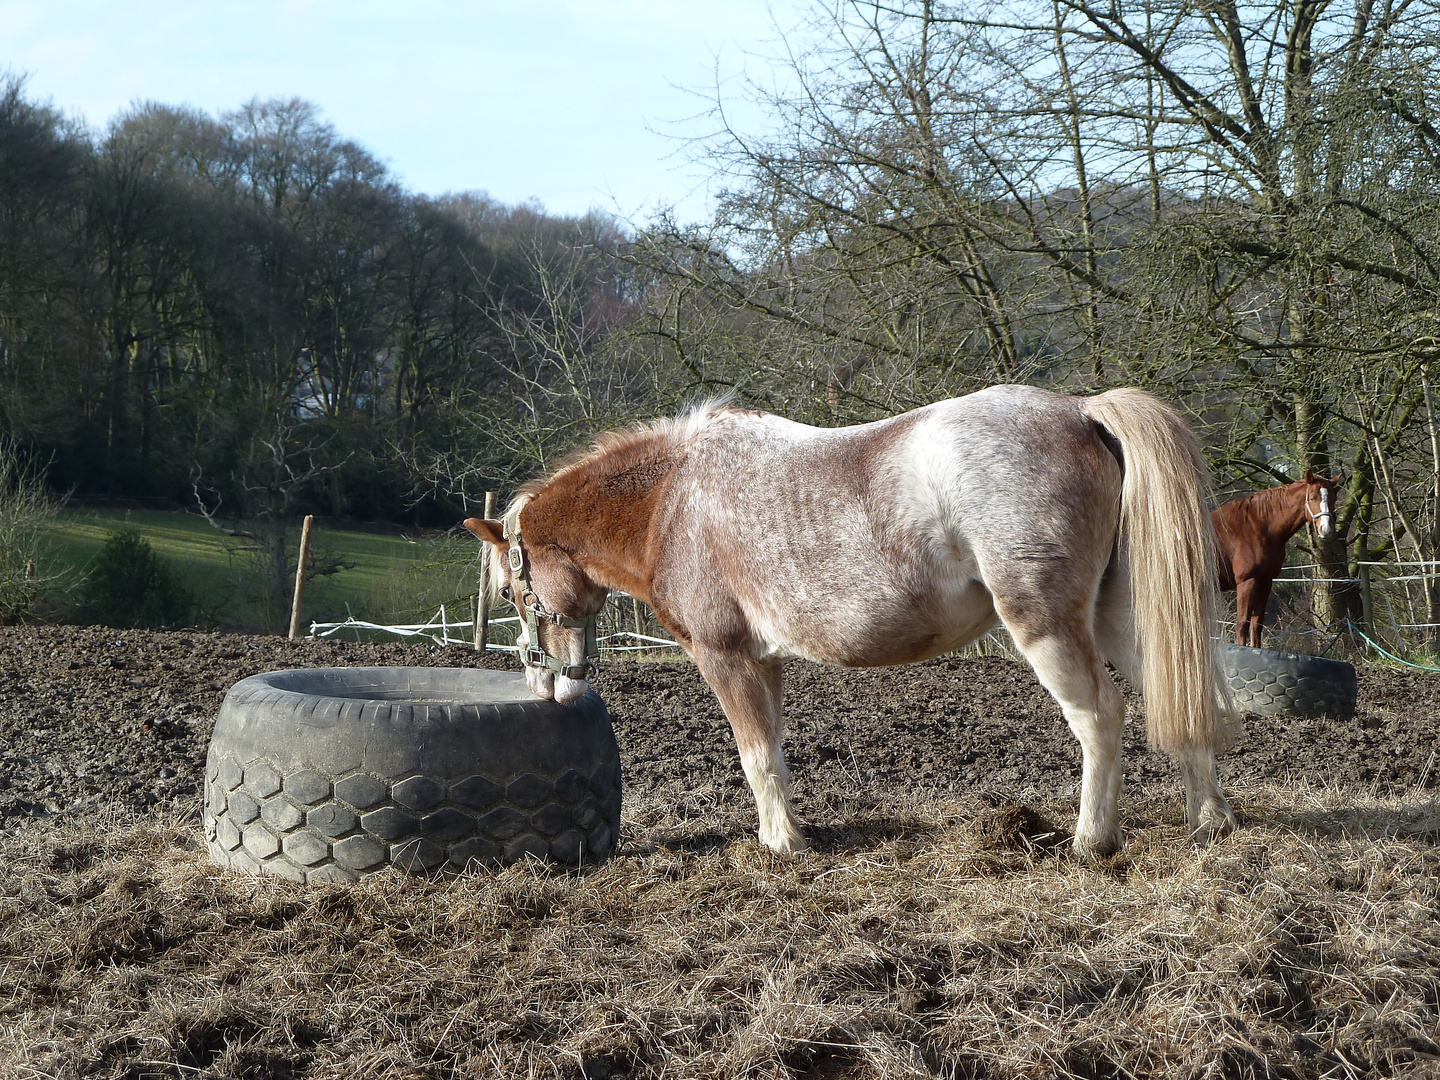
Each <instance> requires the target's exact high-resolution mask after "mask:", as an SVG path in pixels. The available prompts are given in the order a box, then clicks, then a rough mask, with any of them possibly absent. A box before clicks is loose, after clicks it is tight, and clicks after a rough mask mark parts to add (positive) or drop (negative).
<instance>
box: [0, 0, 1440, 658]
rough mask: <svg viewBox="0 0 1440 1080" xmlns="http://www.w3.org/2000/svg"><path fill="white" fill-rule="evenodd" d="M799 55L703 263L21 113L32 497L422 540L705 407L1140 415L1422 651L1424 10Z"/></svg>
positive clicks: (1260, 14)
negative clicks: (1073, 409)
mask: <svg viewBox="0 0 1440 1080" xmlns="http://www.w3.org/2000/svg"><path fill="white" fill-rule="evenodd" d="M796 40H797V41H798V40H801V38H800V37H799V36H797V38H796ZM803 40H806V41H811V42H814V43H815V44H814V45H813V46H811V47H809V48H806V49H798V48H797V49H796V50H795V51H792V52H788V53H784V54H782V55H780V56H779V57H778V58H776V59H775V61H774V64H773V65H772V67H771V69H770V71H771V74H772V75H773V77H766V78H763V79H760V78H757V80H756V81H755V82H753V83H752V84H749V86H748V89H747V91H746V92H748V93H749V94H751V95H752V96H754V97H756V98H759V99H760V100H761V101H762V102H763V103H764V104H765V105H767V106H768V109H769V115H770V118H771V123H770V124H769V126H768V127H767V128H766V129H765V131H763V132H758V133H757V132H747V131H738V130H733V129H731V128H729V127H727V126H726V124H725V111H724V103H723V102H717V103H716V112H715V117H716V120H717V124H716V132H717V133H716V134H714V135H712V136H709V137H707V138H704V139H701V140H699V141H697V142H696V143H695V144H693V146H692V148H691V149H692V151H693V152H694V153H695V154H697V155H700V156H701V157H702V158H703V159H704V160H706V161H708V162H709V163H710V165H711V166H712V167H713V170H714V174H715V176H716V178H717V186H718V187H719V188H720V189H721V192H722V193H721V195H720V198H719V199H718V201H717V203H716V209H715V214H714V217H713V219H712V220H710V221H707V222H701V223H691V222H677V221H674V220H670V219H668V218H667V217H665V216H664V215H661V216H660V217H658V218H656V219H655V220H652V221H649V222H645V223H640V224H637V223H621V222H617V221H615V220H613V219H610V218H608V217H606V216H604V215H602V214H598V213H597V214H592V215H590V216H588V217H586V218H583V219H562V218H554V217H551V216H548V215H546V214H544V213H543V211H541V210H540V209H539V208H536V207H506V206H500V205H497V204H495V203H493V202H491V201H489V200H487V199H485V198H484V197H483V196H479V195H474V194H468V195H452V196H446V197H443V198H431V197H426V196H419V195H414V194H411V193H407V192H405V191H404V190H403V189H401V188H400V187H399V185H398V184H396V183H395V182H394V181H393V180H392V179H391V178H389V177H388V176H387V174H386V172H385V170H384V168H383V167H382V166H381V165H380V164H378V163H377V162H376V161H375V160H374V159H373V157H371V156H370V155H369V154H368V153H367V152H366V151H365V150H364V149H363V148H360V147H358V146H355V145H354V144H353V143H350V142H347V141H345V140H344V139H343V138H341V137H340V135H339V134H337V133H336V132H335V131H334V130H333V129H331V128H330V127H329V126H328V125H326V124H324V123H323V122H322V121H321V120H320V119H319V116H318V113H317V111H316V110H315V108H314V107H313V106H310V105H308V104H306V103H304V102H296V101H291V102H265V101H260V100H257V101H253V102H251V103H249V104H247V105H244V106H242V107H241V108H239V109H237V110H236V111H234V112H233V113H229V114H226V115H224V116H221V117H218V118H217V117H210V116H207V115H204V114H199V113H195V112H193V111H190V110H185V109H178V108H173V107H169V106H163V105H157V104H146V105H141V106H137V107H136V108H133V109H132V110H130V111H128V112H127V113H126V114H124V115H122V116H120V117H117V118H116V119H115V120H114V121H112V123H111V124H110V126H109V127H108V128H107V129H106V131H105V132H103V133H94V132H88V131H84V130H81V129H79V128H77V127H76V126H75V125H73V124H72V123H70V122H68V121H66V120H64V119H63V117H61V116H60V114H58V113H57V112H56V111H55V110H54V109H53V108H52V107H51V106H49V105H46V104H43V103H37V102H35V101H32V100H30V99H28V98H27V97H26V94H25V89H24V84H23V82H22V81H20V80H17V79H14V78H12V79H11V80H10V82H9V83H8V84H7V86H6V87H5V92H4V96H3V100H0V423H3V426H4V430H5V431H6V432H7V433H8V434H9V435H10V436H11V437H13V438H14V439H16V440H17V441H18V442H19V444H20V445H21V446H23V447H24V448H26V450H27V451H28V452H30V453H31V455H32V460H44V461H48V462H49V463H50V464H49V478H50V483H51V485H52V487H54V488H56V489H60V490H64V489H69V488H77V489H78V490H81V491H85V492H98V491H105V492H111V493H123V494H129V495H165V496H169V497H170V498H173V499H175V500H177V501H180V502H183V503H189V504H194V505H197V506H203V507H205V508H206V509H207V510H209V511H210V512H212V513H217V512H218V514H219V515H225V514H229V515H233V516H235V517H239V518H246V519H255V518H257V517H258V518H270V519H274V520H293V518H294V517H295V516H296V515H298V514H300V513H304V512H310V511H313V512H320V513H326V514H331V515H350V516H359V517H370V518H385V519H389V520H411V521H434V522H440V521H448V520H453V517H454V515H455V514H456V513H457V512H459V511H461V510H464V509H467V508H470V507H473V505H474V502H475V500H476V499H477V497H478V496H479V494H480V493H481V492H483V491H484V490H488V489H499V490H501V491H502V492H504V491H507V490H508V489H509V488H510V487H511V486H513V484H514V483H515V482H516V481H517V480H518V479H521V478H523V477H525V476H528V475H533V474H534V473H536V472H538V471H540V470H541V469H543V468H544V467H545V466H546V465H547V463H549V462H551V461H552V460H553V459H554V458H555V456H556V455H557V454H559V453H561V452H563V451H565V450H567V449H569V448H571V447H573V446H574V445H576V444H577V443H580V442H583V441H584V440H585V439H586V438H588V437H589V436H591V435H592V434H594V433H595V432H596V431H598V430H602V429H604V428H607V427H612V426H616V425H617V424H622V423H626V422H628V421H630V420H632V419H635V418H638V417H642V416H646V415H654V414H657V413H663V412H668V411H672V410H673V409H675V408H676V407H678V406H679V405H680V404H682V403H683V402H685V401H686V400H692V399H694V398H697V397H703V396H707V395H711V394H716V393H721V392H727V391H728V392H732V393H735V394H737V395H738V397H739V398H740V399H741V400H743V401H745V402H748V403H752V404H755V405H758V406H760V407H764V408H770V409H774V410H776V411H779V412H783V413H785V414H786V415H789V416H791V417H793V418H795V419H798V420H804V421H808V422H812V423H820V424H840V423H850V422H855V421H858V420H866V419H872V418H874V417H877V416H880V415H884V414H887V413H891V412H895V411H898V410H901V409H903V408H908V407H912V406H914V405H918V404H923V403H925V402H928V401H932V400H935V399H937V398H941V397H946V396H951V395H954V394H959V393H965V392H968V391H971V390H974V389H978V388H980V387H981V386H984V385H987V384H989V383H993V382H1000V381H1025V382H1032V383H1039V384H1042V385H1050V386H1054V387H1057V388H1061V389H1066V390H1070V391H1074V392H1089V391H1093V390H1098V389H1102V388H1104V387H1107V386H1112V385H1120V384H1138V385H1142V386H1146V387H1150V388H1152V389H1155V390H1156V391H1158V392H1160V393H1161V394H1162V395H1164V396H1166V397H1167V398H1169V399H1171V400H1173V401H1177V402H1178V403H1180V404H1181V405H1182V406H1184V407H1185V408H1186V409H1187V410H1188V411H1189V412H1190V414H1191V415H1192V417H1193V418H1194V419H1195V422H1196V423H1197V425H1198V426H1199V428H1200V429H1201V430H1202V432H1203V433H1204V435H1205V437H1206V440H1207V446H1208V448H1209V451H1210V453H1211V456H1212V461H1213V463H1214V464H1215V466H1216V472H1217V477H1218V479H1219V481H1220V484H1221V490H1222V494H1227V495H1228V494H1235V493H1238V492H1240V491H1244V490H1248V489H1250V488H1252V487H1262V486H1269V485H1272V484H1278V483H1285V482H1288V481H1289V480H1291V479H1294V478H1296V477H1298V476H1299V475H1300V474H1302V473H1303V472H1304V471H1305V469H1307V468H1313V469H1315V470H1316V471H1317V472H1323V473H1326V474H1334V473H1337V472H1343V473H1344V475H1345V478H1346V479H1345V487H1344V497H1343V499H1342V500H1341V504H1340V508H1339V511H1340V513H1339V522H1338V524H1339V526H1340V529H1339V535H1338V537H1337V538H1336V539H1335V540H1334V541H1331V542H1325V543H1320V542H1316V543H1314V544H1313V549H1314V550H1313V552H1312V554H1313V561H1314V562H1315V563H1316V564H1317V569H1316V570H1315V576H1316V579H1317V580H1316V584H1315V586H1314V589H1313V593H1312V596H1311V601H1310V607H1311V609H1312V612H1313V615H1314V618H1315V619H1316V621H1317V622H1318V623H1320V624H1323V625H1334V624H1336V623H1337V622H1339V621H1342V620H1343V619H1346V618H1352V619H1358V620H1362V621H1369V622H1370V623H1371V625H1372V626H1373V625H1374V622H1375V619H1374V612H1373V610H1371V600H1370V598H1369V597H1368V595H1367V592H1368V590H1367V589H1366V588H1364V587H1363V580H1364V579H1365V577H1366V576H1367V575H1366V573H1365V569H1366V565H1367V564H1369V563H1382V564H1389V565H1392V566H1394V567H1396V568H1397V570H1405V571H1406V572H1405V573H1397V574H1396V577H1397V578H1410V579H1411V580H1407V581H1405V582H1404V583H1403V586H1404V587H1403V589H1402V590H1401V591H1400V592H1397V593H1395V594H1394V596H1393V597H1390V598H1389V599H1387V603H1389V602H1391V601H1392V600H1394V599H1399V600H1400V602H1401V603H1402V605H1408V607H1406V608H1405V610H1406V612H1407V614H1403V615H1401V616H1399V618H1391V619H1390V622H1391V624H1392V625H1394V627H1395V632H1396V634H1397V636H1398V635H1399V630H1400V627H1401V625H1408V626H1409V628H1410V629H1411V630H1413V631H1415V632H1416V633H1417V634H1418V636H1419V637H1420V638H1422V639H1424V644H1426V645H1427V646H1428V647H1429V648H1430V649H1431V650H1432V651H1433V650H1434V648H1435V646H1436V643H1437V641H1440V635H1437V633H1436V630H1437V627H1436V625H1435V624H1440V576H1437V575H1436V573H1435V569H1436V562H1435V560H1436V558H1437V554H1440V514H1437V504H1440V431H1437V420H1436V417H1435V412H1434V406H1433V395H1434V389H1433V388H1432V386H1431V380H1430V378H1429V374H1430V370H1431V364H1432V363H1433V361H1434V359H1435V357H1437V356H1440V312H1437V306H1436V293H1437V281H1440V277H1437V275H1440V220H1437V219H1440V202H1437V198H1436V195H1437V191H1436V188H1437V183H1436V181H1437V163H1440V157H1437V155H1440V126H1437V124H1440V118H1437V117H1436V115H1435V113H1436V108H1435V101H1436V99H1437V91H1440V85H1437V81H1440V74H1437V72H1440V66H1437V63H1436V61H1437V59H1440V57H1437V51H1440V11H1437V5H1436V4H1435V3H1433V2H1412V0H1334V2H1326V0H1286V2H1274V3H1255V4H1240V3H1235V2H1227V0H1209V2H1207V3H1205V4H1201V5H1195V4H1190V3H1181V2H1171V0H1115V2H1113V3H1110V4H1107V5H1096V4H1093V3H1090V2H1089V0H1022V2H1019V3H1007V4H1006V5H1004V6H1003V7H998V6H993V5H989V4H985V3H979V2H969V0H966V2H962V3H938V2H933V0H903V2H896V3H887V4H875V3H862V2H858V0H857V2H845V0H835V2H832V3H817V4H816V5H815V6H814V8H813V9H812V12H811V24H810V25H809V26H808V27H807V28H806V32H805V34H804V35H803ZM477 181H480V182H483V178H477ZM1402 564H1403V565H1402ZM1392 606H1393V605H1392Z"/></svg>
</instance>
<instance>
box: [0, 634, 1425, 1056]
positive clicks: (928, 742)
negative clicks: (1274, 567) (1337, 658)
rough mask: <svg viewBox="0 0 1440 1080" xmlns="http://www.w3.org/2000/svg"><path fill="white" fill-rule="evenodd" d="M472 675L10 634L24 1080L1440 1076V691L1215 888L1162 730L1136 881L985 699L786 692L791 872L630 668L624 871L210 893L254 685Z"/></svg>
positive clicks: (1279, 726) (818, 678)
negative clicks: (1084, 834) (235, 745)
mask: <svg viewBox="0 0 1440 1080" xmlns="http://www.w3.org/2000/svg"><path fill="white" fill-rule="evenodd" d="M474 662H475V657H474V654H472V653H470V652H468V651H465V650H458V649H451V650H437V649H433V648H426V647H419V646H410V647H406V646H398V645H395V646H374V645H341V644H331V643H318V642H296V643H291V642H286V641H284V640H281V639H276V638H255V637H250V638H247V637H228V636H215V635H204V634H143V633H133V632H118V631H110V630H92V629H72V628H65V629H11V630H3V631H0V739H3V745H4V747H5V754H4V757H3V760H0V845H3V846H0V855H3V867H0V965H3V968H4V974H3V977H0V986H3V987H7V988H9V989H8V1000H7V997H6V995H4V994H0V1075H7V1076H8V1075H14V1076H17V1077H37V1078H38V1077H47V1078H49V1077H77V1076H104V1077H133V1078H139V1077H182V1076H183V1077H194V1076H197V1075H202V1076H203V1075H209V1076H224V1077H257V1078H259V1077H266V1078H268V1077H277V1078H278V1077H306V1078H311V1077H327V1078H328V1077H336V1078H340V1077H356V1076H375V1077H391V1076H404V1077H416V1078H418V1077H468V1076H490V1075H496V1076H517V1077H531V1076H534V1077H550V1076H557V1077H581V1076H584V1077H590V1078H598V1077H610V1078H614V1077H631V1076H633V1077H641V1076H645V1077H651V1076H654V1077H660V1076H666V1077H688V1076H713V1077H736V1076H782V1077H790V1076H796V1077H800V1076H804V1077H815V1078H835V1077H856V1078H860V1077H880V1076H926V1077H928V1076H942V1077H1010V1076H1016V1077H1019V1076H1035V1077H1041V1076H1054V1075H1064V1076H1084V1077H1110V1076H1114V1077H1121V1076H1142V1075H1143V1076H1151V1075H1154V1076H1161V1075H1165V1076H1196V1077H1198V1076H1282V1077H1288V1076H1295V1077H1312V1076H1313V1077H1321V1076H1336V1077H1342V1076H1364V1075H1384V1076H1402V1075H1403V1076H1421V1075H1425V1076H1440V1045H1437V1039H1440V903H1437V885H1436V881H1437V878H1436V872H1437V870H1440V855H1437V853H1436V851H1435V846H1434V845H1435V841H1436V839H1437V837H1440V808H1437V804H1436V802H1435V798H1434V789H1435V786H1436V784H1437V783H1440V766H1437V762H1436V755H1435V749H1436V746H1437V739H1436V719H1437V717H1440V676H1425V675H1419V674H1413V673H1408V672H1396V671H1393V670H1388V669H1383V668H1379V667H1374V666H1367V667H1365V668H1364V669H1363V670H1362V674H1361V684H1360V707H1359V711H1358V714H1357V716H1356V718H1355V719H1354V720H1353V721H1350V722H1347V723H1345V724H1336V723H1333V722H1330V721H1319V720H1314V721H1312V720H1306V721H1279V720H1262V719H1259V718H1255V717H1251V718H1248V720H1247V723H1246V725H1245V730H1244V733H1243V735H1242V737H1241V741H1240V743H1239V745H1238V746H1237V747H1236V748H1235V750H1233V751H1232V752H1231V753H1230V754H1228V755H1227V756H1226V757H1225V758H1224V760H1223V762H1222V766H1221V776H1222V781H1223V783H1224V785H1225V786H1226V788H1227V790H1228V791H1229V793H1230V795H1231V797H1232V800H1233V801H1234V803H1235V805H1236V808H1237V811H1238V812H1239V814H1240V816H1241V819H1242V822H1243V823H1244V826H1245V827H1244V828H1243V829H1242V830H1241V832H1240V833H1239V834H1237V836H1235V837H1233V838H1231V839H1229V840H1226V841H1224V842H1222V843H1220V844H1218V845H1216V846H1215V847H1213V848H1211V849H1208V850H1206V851H1203V852H1197V851H1196V850H1195V849H1193V848H1191V847H1190V845H1189V844H1188V842H1187V841H1186V839H1185V835H1184V831H1183V826H1182V817H1183V805H1182V799H1181V796H1180V792H1179V785H1178V777H1177V776H1176V774H1175V771H1174V769H1173V768H1172V766H1171V765H1170V764H1169V762H1168V761H1167V760H1166V759H1164V758H1163V757H1161V756H1158V755H1155V754H1152V753H1150V752H1148V751H1146V750H1145V749H1144V747H1143V724H1139V723H1135V722H1134V718H1133V716H1132V723H1131V725H1130V735H1129V738H1128V739H1127V746H1126V783H1127V791H1126V794H1125V797H1124V803H1123V818H1124V824H1125V828H1126V830H1127V836H1128V846H1127V848H1126V850H1125V851H1124V852H1123V853H1122V854H1121V855H1120V856H1117V857H1116V858H1115V859H1113V860H1109V861H1107V862H1106V863H1104V864H1102V865H1098V866H1092V865H1086V864H1081V863H1077V862H1076V861H1074V860H1072V859H1071V858H1069V856H1068V855H1066V854H1065V853H1064V847H1063V844H1062V845H1058V846H1057V841H1058V840H1062V839H1063V838H1064V830H1065V829H1066V828H1068V826H1069V825H1070V823H1071V819H1072V817H1073V814H1074V807H1075V796H1076V793H1077V790H1078V781H1079V752H1078V748H1077V746H1076V744H1075V742H1074V740H1073V738H1072V737H1071V736H1070V735H1069V733H1068V732H1067V731H1066V729H1065V727H1064V724H1063V722H1062V721H1061V719H1060V716H1059V710H1058V708H1056V706H1055V705H1054V704H1053V702H1052V701H1051V700H1050V699H1049V698H1048V696H1046V695H1045V694H1044V692H1043V691H1041V690H1040V689H1039V687H1038V686H1037V685H1036V683H1035V681H1034V679H1033V678H1032V677H1031V675H1030V673H1029V671H1028V669H1026V668H1025V667H1023V666H1022V665H1018V664H1014V663H1011V662H1009V661H1004V660H998V659H987V660H964V661H962V660H941V661H935V662H932V663H928V664H925V665H921V666H918V667H915V668H906V669H887V670H880V671H860V672H839V671H830V670H823V669H818V668H814V667H810V666H805V665H800V664H797V665H793V666H792V667H790V668H789V669H787V672H786V679H785V693H786V698H787V704H786V712H787V715H788V717H789V720H790V732H791V734H790V736H789V738H788V740H787V751H788V753H789V756H790V761H791V764H792V768H793V769H794V772H795V776H796V785H795V786H796V796H797V802H798V805H799V807H800V809H801V811H802V813H803V814H804V815H805V817H806V818H807V820H808V821H809V823H810V826H809V833H808V834H809V836H810V838H811V841H812V844H813V846H814V850H813V851H812V852H810V853H807V854H806V855H803V856H799V857H795V858H790V859H786V858H780V857H776V856H773V855H771V854H770V853H768V852H766V851H764V850H763V849H761V848H760V847H759V846H758V845H757V844H756V843H755V841H754V839H753V828H754V809H753V804H752V802H751V799H750V796H749V792H748V790H747V789H746V788H745V786H744V781H743V778H742V775H741V773H740V768H739V762H738V758H737V755H736V753H735V750H734V746H733V743H732V741H731V739H730V735H729V732H728V728H727V727H726V725H725V722H724V719H723V716H722V715H721V713H720V710H719V707H718V705H717V704H716V702H715V700H714V698H713V696H712V695H711V694H710V692H709V691H708V689H707V688H706V687H705V686H704V684H703V682H702V681H701V680H700V679H699V677H698V676H697V675H696V674H695V672H694V670H693V668H691V667H689V666H688V665H684V664H668V663H615V664H612V665H609V666H607V668H606V669H605V670H604V671H603V672H602V674H601V676H600V678H599V680H598V682H597V688H598V689H599V691H600V692H601V694H602V695H603V696H604V698H605V699H606V701H607V703H608V704H609V707H610V711H611V714H612V717H613V719H614V722H615V727H616V733H617V736H618V738H619V741H620V746H621V754H622V759H623V765H624V783H625V810H624V835H623V836H622V840H621V846H620V850H619V852H618V854H617V856H616V857H615V858H613V859H612V860H611V861H610V862H609V863H607V864H606V865H604V866H602V867H600V868H598V869H591V870H587V871H583V872H579V873H565V872H559V871H554V870H551V869H548V868H545V867H542V866H519V867H513V868H510V869H508V870H505V871H503V872H500V873H493V874H492V873H473V874H469V875H465V876H463V877H461V878H458V879H442V880H434V881H421V880H417V879H412V878H406V877H403V876H400V875H395V876H390V875H381V876H379V877H377V878H373V879H369V880H367V881H366V882H365V883H362V884H361V885H360V886H355V887H351V888H348V889H340V888H334V889H329V888H325V889H315V888H312V889H305V888H301V887H296V886H291V885H288V884H285V883H282V882H278V881H270V880H264V881H251V880H248V879H245V878H242V877H239V876H238V875H234V874H230V873H227V872H222V871H220V870H218V869H215V868H213V867H210V866H209V865H208V864H207V863H206V861H205V859H204V855H203V849H202V847H201V845H200V843H199V838H198V835H197V834H198V804H199V790H200V772H201V767H202V763H203V758H204V753H205V748H206V744H207V740H208V737H209V731H210V725H211V723H212V721H213V718H214V714H215V711H216V709H217V708H218V706H219V703H220V700H221V698H222V697H223V695H224V693H225V691H226V690H227V689H228V688H229V686H230V685H231V684H233V683H234V682H235V681H237V680H238V679H240V678H243V677H245V676H246V675H250V674H253V673H255V672H258V671H264V670H273V669H276V668H283V667H302V666H329V665H357V664H377V663H380V664H429V665H450V664H471V663H474ZM494 662H495V663H497V664H500V663H503V661H502V660H498V659H497V660H495V661H494ZM1137 707H1138V706H1137V703H1135V702H1133V701H1132V713H1133V711H1134V710H1135V709H1136V708H1137Z"/></svg>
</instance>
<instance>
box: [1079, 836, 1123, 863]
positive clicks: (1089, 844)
mask: <svg viewBox="0 0 1440 1080" xmlns="http://www.w3.org/2000/svg"><path fill="white" fill-rule="evenodd" d="M1123 845H1124V841H1123V840H1121V838H1120V833H1119V832H1118V831H1117V832H1113V833H1108V834H1106V835H1104V836H1099V837H1084V836H1081V835H1080V834H1079V833H1076V834H1075V839H1074V841H1073V842H1072V844H1071V849H1072V850H1073V851H1074V853H1075V855H1076V857H1077V858H1080V859H1084V860H1086V861H1087V862H1088V861H1090V860H1093V859H1108V858H1109V857H1110V856H1111V855H1114V854H1115V853H1116V852H1117V851H1119V850H1120V848H1121V847H1122V846H1123Z"/></svg>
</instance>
